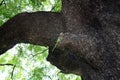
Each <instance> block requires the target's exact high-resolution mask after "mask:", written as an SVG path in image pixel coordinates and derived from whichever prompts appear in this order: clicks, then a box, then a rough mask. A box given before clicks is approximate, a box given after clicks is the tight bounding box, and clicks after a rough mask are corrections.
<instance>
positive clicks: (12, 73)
mask: <svg viewBox="0 0 120 80" xmlns="http://www.w3.org/2000/svg"><path fill="white" fill-rule="evenodd" d="M15 67H16V65H14V66H13V70H12V72H11V79H12V80H13V75H14V70H15Z"/></svg>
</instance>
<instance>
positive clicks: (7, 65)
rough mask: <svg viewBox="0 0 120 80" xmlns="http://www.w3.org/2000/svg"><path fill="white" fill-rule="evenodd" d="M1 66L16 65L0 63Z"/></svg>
mask: <svg viewBox="0 0 120 80" xmlns="http://www.w3.org/2000/svg"><path fill="white" fill-rule="evenodd" d="M0 66H14V64H11V63H6V64H0Z"/></svg>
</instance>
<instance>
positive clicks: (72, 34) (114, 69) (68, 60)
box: [0, 0, 120, 80]
mask: <svg viewBox="0 0 120 80" xmlns="http://www.w3.org/2000/svg"><path fill="white" fill-rule="evenodd" d="M62 4H63V7H62V12H61V13H53V12H34V13H21V14H18V15H16V16H15V17H13V18H11V19H10V20H8V21H7V22H6V23H5V24H3V25H2V27H1V28H0V36H1V39H0V45H1V46H0V54H2V53H3V52H5V51H6V50H8V49H10V48H11V47H12V46H14V45H15V44H16V43H21V42H23V43H32V44H38V45H43V46H49V56H48V61H50V62H51V63H52V64H54V65H56V66H57V67H58V68H60V69H61V70H62V71H63V72H64V73H74V74H78V75H82V77H83V79H84V80H120V77H119V74H120V14H119V13H120V1H119V0H63V1H62ZM60 33H61V34H60ZM58 36H59V38H60V42H59V44H58V45H57V46H56V47H55V49H53V47H54V45H55V41H56V40H57V38H58Z"/></svg>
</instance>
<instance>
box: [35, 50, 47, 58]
mask: <svg viewBox="0 0 120 80" xmlns="http://www.w3.org/2000/svg"><path fill="white" fill-rule="evenodd" d="M47 50H48V49H45V50H43V51H42V52H40V53H38V54H42V53H44V52H45V51H47ZM38 54H35V55H33V57H35V56H37V55H38Z"/></svg>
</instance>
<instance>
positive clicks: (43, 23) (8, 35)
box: [0, 12, 64, 54]
mask: <svg viewBox="0 0 120 80" xmlns="http://www.w3.org/2000/svg"><path fill="white" fill-rule="evenodd" d="M62 21H63V20H62V15H61V14H60V13H53V12H34V13H20V14H18V15H16V16H14V17H13V18H11V19H10V20H8V21H7V22H6V23H5V24H3V25H2V27H0V37H1V39H0V45H1V46H0V54H2V53H4V52H5V51H6V50H8V49H10V48H12V47H13V46H14V45H15V44H17V43H31V44H37V45H41V46H53V45H54V44H55V41H56V39H57V37H58V36H59V33H61V32H63V27H64V26H63V22H62ZM23 22H24V23H23Z"/></svg>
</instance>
